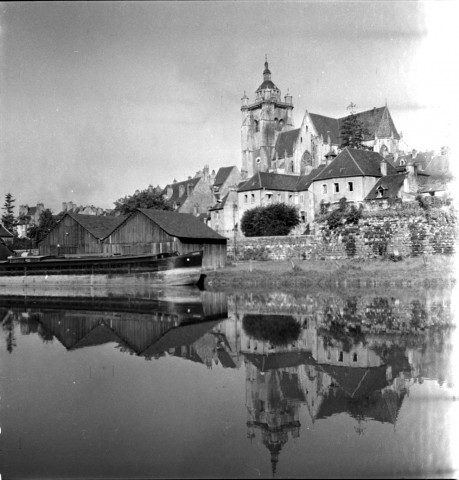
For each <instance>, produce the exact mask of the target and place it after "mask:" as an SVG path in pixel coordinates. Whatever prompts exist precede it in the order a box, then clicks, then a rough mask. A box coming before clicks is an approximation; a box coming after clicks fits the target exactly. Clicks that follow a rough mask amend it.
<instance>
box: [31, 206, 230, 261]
mask: <svg viewBox="0 0 459 480" xmlns="http://www.w3.org/2000/svg"><path fill="white" fill-rule="evenodd" d="M226 246H227V239H226V238H225V237H222V236H221V235H219V234H218V233H217V232H215V231H214V230H212V229H211V228H210V227H208V226H207V225H206V224H204V223H203V222H202V221H201V220H199V219H198V218H196V217H194V216H193V215H191V214H187V213H177V212H170V211H165V210H154V209H143V208H140V209H137V210H135V211H134V212H133V213H131V214H130V215H128V216H117V217H114V216H98V215H79V214H75V213H66V214H65V215H64V217H63V218H62V219H61V220H60V221H59V223H58V224H57V225H56V227H55V228H54V229H53V230H52V231H51V232H50V233H49V234H48V235H47V236H46V237H45V238H44V239H42V240H41V242H40V243H39V245H38V247H39V251H40V255H56V254H60V255H81V254H86V255H88V254H94V255H96V254H98V255H100V254H103V255H112V254H121V255H129V254H131V255H136V254H143V253H153V254H157V253H163V252H179V253H188V252H192V251H195V250H203V252H204V256H203V267H205V268H220V267H223V266H224V265H225V264H226Z"/></svg>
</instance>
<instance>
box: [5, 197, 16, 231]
mask: <svg viewBox="0 0 459 480" xmlns="http://www.w3.org/2000/svg"><path fill="white" fill-rule="evenodd" d="M14 202H15V200H14V198H13V196H12V195H11V193H7V194H6V195H5V203H4V204H3V207H2V210H4V211H5V213H4V214H3V215H2V224H3V226H4V227H5V228H6V229H7V230H10V231H12V230H13V227H14V225H15V220H14Z"/></svg>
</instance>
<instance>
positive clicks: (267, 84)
mask: <svg viewBox="0 0 459 480" xmlns="http://www.w3.org/2000/svg"><path fill="white" fill-rule="evenodd" d="M266 89H270V90H278V88H277V87H276V85H274V83H273V82H272V81H271V80H265V81H264V82H263V83H262V84H261V85H260V86H259V87H258V88H257V92H258V90H266Z"/></svg>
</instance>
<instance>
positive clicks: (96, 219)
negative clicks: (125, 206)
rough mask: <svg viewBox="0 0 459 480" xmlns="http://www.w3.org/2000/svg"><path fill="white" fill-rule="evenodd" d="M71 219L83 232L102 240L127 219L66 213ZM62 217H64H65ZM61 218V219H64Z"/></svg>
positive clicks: (120, 216) (123, 216) (122, 216)
mask: <svg viewBox="0 0 459 480" xmlns="http://www.w3.org/2000/svg"><path fill="white" fill-rule="evenodd" d="M66 215H68V216H69V217H71V218H73V219H74V220H75V221H76V222H77V223H79V224H80V225H81V226H82V227H83V228H84V229H85V230H87V231H88V232H89V233H90V234H91V235H93V236H94V237H96V238H98V239H100V240H102V239H104V238H106V237H108V236H109V235H110V234H111V233H112V232H113V230H115V229H116V228H118V227H119V226H120V225H121V224H122V223H123V221H124V220H125V219H126V218H127V217H126V216H125V215H119V216H117V217H115V216H107V217H105V216H101V215H80V214H78V213H69V212H68V213H66ZM66 215H64V217H65V216H66ZM64 217H63V218H64Z"/></svg>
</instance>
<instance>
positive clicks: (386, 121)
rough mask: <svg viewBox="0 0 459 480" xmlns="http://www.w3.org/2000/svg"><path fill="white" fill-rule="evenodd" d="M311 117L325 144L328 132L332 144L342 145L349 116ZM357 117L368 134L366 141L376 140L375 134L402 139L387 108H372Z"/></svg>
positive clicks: (313, 115)
mask: <svg viewBox="0 0 459 480" xmlns="http://www.w3.org/2000/svg"><path fill="white" fill-rule="evenodd" d="M309 116H310V117H311V120H312V122H313V123H314V126H315V127H316V130H317V133H318V134H319V135H322V137H323V140H324V142H327V141H328V132H330V138H331V142H332V143H333V144H335V145H339V144H340V143H341V138H340V131H341V127H342V124H343V122H344V120H345V119H346V118H347V117H348V115H346V116H345V117H341V118H331V117H325V116H324V115H318V114H316V113H310V114H309ZM355 116H356V117H357V118H358V119H359V120H360V122H361V123H362V124H363V126H364V128H365V129H366V130H367V132H368V135H367V136H366V137H365V140H371V139H374V137H375V134H377V136H378V137H380V138H381V137H382V138H387V137H390V136H391V133H393V134H394V138H395V139H397V140H399V139H400V135H399V134H398V132H397V129H396V128H395V124H394V122H393V120H392V117H391V115H390V112H389V109H388V108H387V107H380V108H372V109H371V110H366V111H364V112H359V113H356V114H355Z"/></svg>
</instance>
